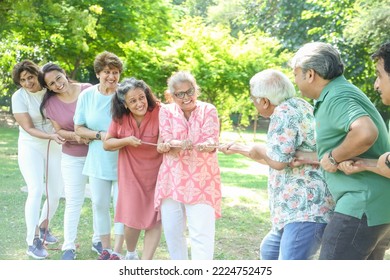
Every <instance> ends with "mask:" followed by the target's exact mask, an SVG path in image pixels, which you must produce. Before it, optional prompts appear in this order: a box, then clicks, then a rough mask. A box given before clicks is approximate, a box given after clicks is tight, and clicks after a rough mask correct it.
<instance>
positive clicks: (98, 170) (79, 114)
mask: <svg viewBox="0 0 390 280" xmlns="http://www.w3.org/2000/svg"><path fill="white" fill-rule="evenodd" d="M113 96H114V95H113V94H111V95H103V94H102V93H100V92H99V90H98V85H95V86H92V87H90V88H87V89H86V90H84V91H83V92H82V93H81V94H80V97H79V99H78V101H77V106H76V112H75V115H74V123H75V124H76V125H82V126H85V127H87V128H89V129H91V130H96V131H99V130H100V131H104V132H106V131H107V130H108V127H109V125H110V123H111V100H112V97H113ZM117 165H118V151H105V150H104V149H103V141H100V140H93V141H91V142H90V143H89V149H88V155H87V159H86V161H85V164H84V169H83V174H84V175H86V176H91V177H95V178H99V179H103V180H111V181H116V180H117V178H118V171H117V170H118V169H117Z"/></svg>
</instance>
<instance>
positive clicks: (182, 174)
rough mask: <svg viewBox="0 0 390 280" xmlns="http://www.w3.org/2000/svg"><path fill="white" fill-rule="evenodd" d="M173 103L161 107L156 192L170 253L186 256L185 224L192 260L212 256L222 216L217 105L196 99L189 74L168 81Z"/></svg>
mask: <svg viewBox="0 0 390 280" xmlns="http://www.w3.org/2000/svg"><path fill="white" fill-rule="evenodd" d="M168 88H169V91H170V92H171V94H172V99H173V103H171V104H169V105H166V106H163V107H161V110H160V115H159V118H160V137H161V141H162V143H161V144H159V147H158V150H159V151H160V152H163V153H164V154H163V162H162V164H161V167H160V170H159V174H158V178H157V186H156V193H155V207H156V209H161V216H162V217H161V218H162V225H163V230H164V235H165V239H166V242H167V245H168V251H169V255H170V257H171V259H173V260H186V259H188V248H187V242H186V236H185V232H186V227H187V226H188V231H189V237H190V240H191V258H192V259H193V260H211V259H213V255H214V236H215V219H216V218H219V217H220V216H221V184H220V170H219V166H218V159H217V153H216V146H217V145H218V137H219V119H218V114H217V110H216V108H215V107H214V106H213V105H211V104H209V103H206V102H201V101H199V100H197V96H198V94H199V87H198V85H197V84H196V80H195V78H194V77H193V76H192V74H190V73H189V72H185V71H180V72H177V73H175V74H173V75H172V76H171V77H170V78H169V79H168Z"/></svg>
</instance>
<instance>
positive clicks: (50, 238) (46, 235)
mask: <svg viewBox="0 0 390 280" xmlns="http://www.w3.org/2000/svg"><path fill="white" fill-rule="evenodd" d="M39 233H40V237H41V240H42V241H43V240H45V243H47V244H55V243H57V242H58V238H57V237H55V236H54V235H52V234H51V232H50V230H46V229H45V228H39Z"/></svg>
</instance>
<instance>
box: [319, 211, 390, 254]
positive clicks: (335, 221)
mask: <svg viewBox="0 0 390 280" xmlns="http://www.w3.org/2000/svg"><path fill="white" fill-rule="evenodd" d="M389 244H390V224H384V225H379V226H371V227H369V226H368V225H367V217H366V215H363V217H362V218H361V219H358V218H355V217H352V216H348V215H344V214H341V213H337V212H335V213H334V214H333V217H332V219H331V221H330V222H329V224H328V226H327V227H326V229H325V232H324V235H323V240H322V247H321V252H320V259H321V260H367V259H371V260H382V259H383V258H384V255H385V252H386V250H387V249H388V248H389Z"/></svg>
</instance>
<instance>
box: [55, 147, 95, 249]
mask: <svg viewBox="0 0 390 280" xmlns="http://www.w3.org/2000/svg"><path fill="white" fill-rule="evenodd" d="M84 163H85V157H75V156H70V155H67V154H64V153H63V154H62V161H61V170H62V176H63V178H64V184H65V186H64V189H65V213H64V243H63V245H62V250H69V249H73V250H75V249H76V244H75V240H76V237H77V228H78V225H79V221H80V215H81V209H82V207H83V203H84V198H85V186H86V184H87V180H88V177H87V176H85V175H83V174H82V172H83V167H84ZM92 214H93V219H92V220H93V228H94V235H93V237H92V242H93V243H97V242H99V241H100V237H99V236H98V235H97V234H96V233H95V232H96V228H95V226H96V222H95V213H94V212H93V213H92Z"/></svg>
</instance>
